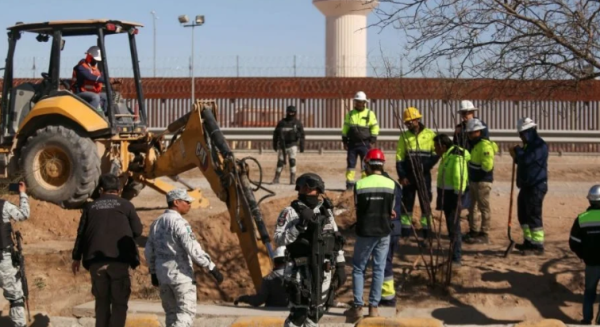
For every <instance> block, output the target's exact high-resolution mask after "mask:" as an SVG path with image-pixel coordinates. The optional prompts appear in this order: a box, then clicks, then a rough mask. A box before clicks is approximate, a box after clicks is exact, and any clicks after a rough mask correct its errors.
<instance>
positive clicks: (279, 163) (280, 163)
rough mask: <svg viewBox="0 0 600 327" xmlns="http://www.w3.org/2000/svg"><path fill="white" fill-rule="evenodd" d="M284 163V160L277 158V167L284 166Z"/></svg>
mask: <svg viewBox="0 0 600 327" xmlns="http://www.w3.org/2000/svg"><path fill="white" fill-rule="evenodd" d="M284 164H285V162H283V160H277V167H283V165H284Z"/></svg>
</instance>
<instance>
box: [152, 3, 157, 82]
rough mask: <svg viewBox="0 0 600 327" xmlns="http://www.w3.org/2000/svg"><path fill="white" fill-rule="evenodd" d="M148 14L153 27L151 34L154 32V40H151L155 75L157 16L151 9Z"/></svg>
mask: <svg viewBox="0 0 600 327" xmlns="http://www.w3.org/2000/svg"><path fill="white" fill-rule="evenodd" d="M150 14H152V18H153V19H152V27H153V34H154V41H153V43H154V44H153V47H154V51H153V54H154V60H153V61H154V63H153V64H154V77H156V20H157V19H158V16H156V12H155V11H154V10H152V11H151V12H150Z"/></svg>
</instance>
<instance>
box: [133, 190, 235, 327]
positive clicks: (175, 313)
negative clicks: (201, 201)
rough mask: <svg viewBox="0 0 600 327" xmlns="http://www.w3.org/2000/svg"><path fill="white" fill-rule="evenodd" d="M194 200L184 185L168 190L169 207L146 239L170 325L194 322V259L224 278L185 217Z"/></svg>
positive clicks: (154, 279) (148, 257) (151, 268)
mask: <svg viewBox="0 0 600 327" xmlns="http://www.w3.org/2000/svg"><path fill="white" fill-rule="evenodd" d="M193 201H194V198H192V197H190V196H189V195H188V194H187V192H186V191H185V190H184V189H175V190H172V191H170V192H169V193H167V203H168V206H169V209H167V210H166V211H165V212H164V213H163V214H162V215H161V216H160V217H158V219H157V220H156V221H154V222H153V223H152V225H151V226H150V233H149V235H148V242H147V243H146V249H145V254H146V262H147V264H148V269H149V271H150V274H151V276H152V285H154V286H159V287H160V298H161V300H162V305H163V309H164V310H165V314H166V324H167V327H190V326H192V325H193V323H194V318H195V317H196V279H195V278H194V269H193V264H192V263H195V264H197V265H198V266H201V267H205V268H208V269H209V271H210V274H211V275H212V276H213V277H214V278H215V279H216V280H217V282H218V283H219V284H220V283H221V282H222V281H223V275H221V272H219V269H217V267H216V266H215V264H214V263H213V262H212V260H211V258H210V256H209V255H208V253H206V252H204V250H202V247H201V246H200V244H199V243H198V241H197V240H196V237H195V236H194V233H193V232H192V228H191V227H190V224H189V223H188V222H187V221H186V220H185V219H184V218H183V217H182V215H185V214H186V213H188V212H189V211H190V208H191V205H190V204H191V202H193Z"/></svg>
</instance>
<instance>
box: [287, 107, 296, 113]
mask: <svg viewBox="0 0 600 327" xmlns="http://www.w3.org/2000/svg"><path fill="white" fill-rule="evenodd" d="M285 112H288V113H289V112H293V113H296V107H295V106H288V107H287V108H286V109H285Z"/></svg>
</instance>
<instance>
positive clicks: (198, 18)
mask: <svg viewBox="0 0 600 327" xmlns="http://www.w3.org/2000/svg"><path fill="white" fill-rule="evenodd" d="M178 20H179V23H180V24H182V25H183V27H191V28H192V58H191V59H190V66H191V69H190V70H191V73H192V106H193V105H194V102H196V85H195V84H196V76H195V73H194V27H196V26H202V25H203V24H204V16H203V15H197V16H196V19H195V20H194V21H193V22H191V23H189V22H190V20H189V19H188V17H187V15H181V16H179V17H178ZM188 23H189V24H188Z"/></svg>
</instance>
